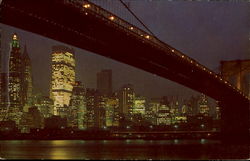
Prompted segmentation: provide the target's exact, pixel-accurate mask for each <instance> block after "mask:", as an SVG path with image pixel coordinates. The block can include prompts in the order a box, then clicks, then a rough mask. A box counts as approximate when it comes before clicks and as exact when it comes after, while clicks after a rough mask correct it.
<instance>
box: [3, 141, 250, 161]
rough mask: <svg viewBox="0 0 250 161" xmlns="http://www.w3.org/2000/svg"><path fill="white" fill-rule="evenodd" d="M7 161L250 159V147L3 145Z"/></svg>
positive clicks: (150, 143)
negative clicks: (47, 160) (18, 160)
mask: <svg viewBox="0 0 250 161" xmlns="http://www.w3.org/2000/svg"><path fill="white" fill-rule="evenodd" d="M0 145H1V146H0V148H1V149H0V156H1V158H5V159H102V160H103V159H235V158H237V159H247V158H249V153H248V152H249V146H228V145H221V144H220V142H219V141H212V140H204V139H202V140H163V141H162V140H158V141H150V140H111V141H110V140H100V141H83V140H49V141H37V140H34V141H32V140H24V141H22V140H12V141H0Z"/></svg>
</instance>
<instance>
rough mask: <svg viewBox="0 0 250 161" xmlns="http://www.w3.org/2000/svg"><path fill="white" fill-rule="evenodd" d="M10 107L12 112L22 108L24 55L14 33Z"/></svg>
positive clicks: (10, 61)
mask: <svg viewBox="0 0 250 161" xmlns="http://www.w3.org/2000/svg"><path fill="white" fill-rule="evenodd" d="M8 78H9V82H8V90H9V106H10V110H14V109H19V110H21V107H22V103H23V102H22V101H23V96H22V87H21V85H22V55H21V51H20V44H19V40H18V37H17V34H16V33H14V34H13V36H12V42H11V53H10V59H9V75H8Z"/></svg>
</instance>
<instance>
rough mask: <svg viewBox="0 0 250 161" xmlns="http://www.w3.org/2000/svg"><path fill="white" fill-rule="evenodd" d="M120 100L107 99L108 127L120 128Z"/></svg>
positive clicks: (106, 114)
mask: <svg viewBox="0 0 250 161" xmlns="http://www.w3.org/2000/svg"><path fill="white" fill-rule="evenodd" d="M118 108H119V100H118V98H116V97H110V98H106V99H105V117H106V119H105V120H106V126H107V127H110V126H119V109H118Z"/></svg>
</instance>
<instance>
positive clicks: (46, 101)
mask: <svg viewBox="0 0 250 161" xmlns="http://www.w3.org/2000/svg"><path fill="white" fill-rule="evenodd" d="M35 106H36V107H38V109H39V111H40V112H41V114H42V116H43V117H44V118H49V117H51V116H52V115H53V106H54V103H53V100H52V99H50V98H49V97H47V96H41V97H39V98H38V99H37V101H36V103H35Z"/></svg>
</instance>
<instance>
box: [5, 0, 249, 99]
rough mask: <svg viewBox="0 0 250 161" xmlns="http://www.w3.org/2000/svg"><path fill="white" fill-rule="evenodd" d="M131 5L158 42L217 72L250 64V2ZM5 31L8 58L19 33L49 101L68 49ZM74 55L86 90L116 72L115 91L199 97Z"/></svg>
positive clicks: (154, 0)
mask: <svg viewBox="0 0 250 161" xmlns="http://www.w3.org/2000/svg"><path fill="white" fill-rule="evenodd" d="M126 1H129V0H126ZM107 3H111V2H110V1H108V2H107ZM106 5H107V4H106ZM129 5H130V8H131V9H132V10H133V11H134V12H135V13H136V14H137V16H138V17H140V18H141V20H142V21H143V22H144V23H145V24H146V25H147V26H148V27H149V28H150V29H151V30H152V31H153V32H154V34H155V35H156V36H157V37H158V38H160V39H161V40H163V41H164V42H166V43H167V44H169V45H171V46H173V47H175V48H176V49H178V50H180V51H182V52H183V53H185V54H186V55H188V56H190V57H192V58H194V59H196V60H197V61H199V62H200V63H201V64H203V65H205V66H207V67H208V68H210V69H212V70H214V71H216V72H218V71H219V63H220V61H221V60H233V59H246V58H250V52H249V48H250V38H249V37H250V21H249V20H250V3H249V2H243V1H242V2H208V1H202V2H198V1H196V2H194V1H193V2H186V1H167V0H138V1H135V0H130V3H129ZM118 12H119V11H118ZM1 27H2V29H3V40H4V43H3V54H5V55H6V54H8V51H9V45H8V43H9V42H10V38H11V34H13V32H16V33H17V34H18V35H19V37H20V41H21V45H22V47H23V46H24V44H26V45H27V49H28V53H29V55H30V57H31V60H32V67H33V69H32V70H33V78H34V86H35V88H36V91H40V92H42V93H43V94H44V95H49V93H48V92H49V82H50V81H49V80H50V74H51V73H50V54H51V46H52V45H58V44H62V43H60V42H57V41H54V40H51V39H47V38H45V37H41V36H39V35H37V34H33V33H29V32H26V31H23V30H19V29H17V28H13V27H10V26H6V25H2V24H1ZM67 46H69V45H67ZM74 49H75V53H76V77H77V80H80V81H82V82H83V84H84V85H85V87H88V88H96V73H97V72H99V71H100V70H102V69H112V70H113V89H115V90H117V89H118V88H120V87H121V86H122V85H123V84H126V83H132V84H133V85H134V86H135V91H136V93H137V94H140V95H143V96H147V97H159V96H163V95H166V96H171V95H174V96H177V95H178V96H180V97H189V96H190V95H191V94H196V92H194V91H192V90H190V89H188V88H186V87H183V86H181V85H179V84H176V83H174V82H171V81H168V80H166V79H163V78H160V77H158V76H154V75H152V74H150V73H147V72H144V71H142V70H139V69H136V68H134V67H130V66H128V65H125V64H122V63H119V62H116V61H113V60H110V59H107V58H104V57H102V56H98V55H96V54H94V53H90V52H88V51H85V50H82V49H79V48H75V47H74ZM118 54H119V53H118ZM5 62H6V61H5Z"/></svg>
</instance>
